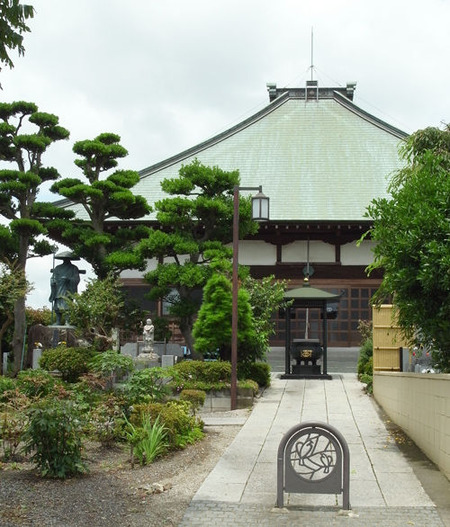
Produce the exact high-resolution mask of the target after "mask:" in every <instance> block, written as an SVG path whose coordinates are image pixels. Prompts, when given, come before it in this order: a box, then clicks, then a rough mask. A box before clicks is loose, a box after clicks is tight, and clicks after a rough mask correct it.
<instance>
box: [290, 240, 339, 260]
mask: <svg viewBox="0 0 450 527" xmlns="http://www.w3.org/2000/svg"><path fill="white" fill-rule="evenodd" d="M282 259H283V262H294V263H295V262H306V261H307V259H308V242H307V241H296V242H294V243H290V244H289V245H284V246H283V252H282ZM309 261H310V263H314V262H320V263H328V262H330V263H333V262H334V261H335V250H334V245H330V244H329V243H325V242H321V241H310V242H309Z"/></svg>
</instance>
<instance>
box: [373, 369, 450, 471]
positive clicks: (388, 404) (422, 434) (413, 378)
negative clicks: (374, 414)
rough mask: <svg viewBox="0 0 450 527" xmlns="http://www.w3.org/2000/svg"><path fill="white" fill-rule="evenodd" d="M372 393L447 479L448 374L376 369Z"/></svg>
mask: <svg viewBox="0 0 450 527" xmlns="http://www.w3.org/2000/svg"><path fill="white" fill-rule="evenodd" d="M373 391H374V397H375V399H376V401H377V402H378V404H379V405H380V406H381V407H382V408H383V410H384V411H385V412H386V413H387V414H388V415H389V417H390V418H391V419H392V421H393V422H394V423H396V424H397V425H398V426H400V427H401V428H402V429H403V430H404V431H405V432H406V433H407V434H408V436H409V437H410V438H411V439H412V440H413V441H414V442H415V443H416V445H417V446H418V447H419V448H420V449H421V450H422V451H423V452H424V453H425V454H426V455H427V456H428V458H429V459H431V461H433V463H435V464H436V465H437V466H438V467H439V469H440V470H441V472H443V473H444V474H445V475H446V476H447V478H448V479H450V374H439V375H437V374H430V373H428V374H417V373H391V372H376V373H374V376H373Z"/></svg>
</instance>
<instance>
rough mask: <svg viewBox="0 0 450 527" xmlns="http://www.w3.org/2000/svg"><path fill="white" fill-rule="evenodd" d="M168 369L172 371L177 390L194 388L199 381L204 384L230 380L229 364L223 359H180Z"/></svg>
mask: <svg viewBox="0 0 450 527" xmlns="http://www.w3.org/2000/svg"><path fill="white" fill-rule="evenodd" d="M170 371H171V373H173V376H174V383H176V385H177V387H178V389H179V390H181V389H183V388H193V389H195V388H196V387H197V385H198V383H199V382H200V383H203V385H205V386H207V385H211V386H213V385H217V384H224V385H229V384H230V380H231V364H230V363H229V362H225V361H224V362H222V361H216V362H204V361H199V360H190V361H181V362H178V363H177V364H175V365H174V366H173V367H172V368H171V369H170ZM200 389H203V388H200ZM206 390H208V388H206Z"/></svg>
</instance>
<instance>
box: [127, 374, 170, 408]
mask: <svg viewBox="0 0 450 527" xmlns="http://www.w3.org/2000/svg"><path fill="white" fill-rule="evenodd" d="M169 380H170V377H168V371H167V369H165V368H145V369H144V370H138V371H135V372H134V373H133V375H132V376H131V378H130V379H129V380H128V382H127V383H126V386H125V395H126V396H127V397H128V398H129V400H130V402H132V403H142V402H149V401H162V400H163V399H164V398H165V397H167V396H168V395H169V394H170V392H171V390H170V388H169V386H168V381H169Z"/></svg>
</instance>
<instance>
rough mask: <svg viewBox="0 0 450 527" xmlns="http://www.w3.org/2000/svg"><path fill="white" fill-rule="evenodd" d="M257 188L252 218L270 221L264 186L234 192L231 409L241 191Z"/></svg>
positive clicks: (234, 387)
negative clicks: (263, 190)
mask: <svg viewBox="0 0 450 527" xmlns="http://www.w3.org/2000/svg"><path fill="white" fill-rule="evenodd" d="M240 190H257V191H258V193H257V194H256V195H255V196H253V197H252V219H253V220H255V221H269V198H268V197H267V196H265V195H264V194H263V193H262V187H261V186H259V187H239V186H237V185H235V186H234V193H233V205H234V211H233V291H232V294H233V300H232V311H231V409H232V410H235V409H236V406H237V348H238V291H239V282H238V267H239V191H240Z"/></svg>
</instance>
